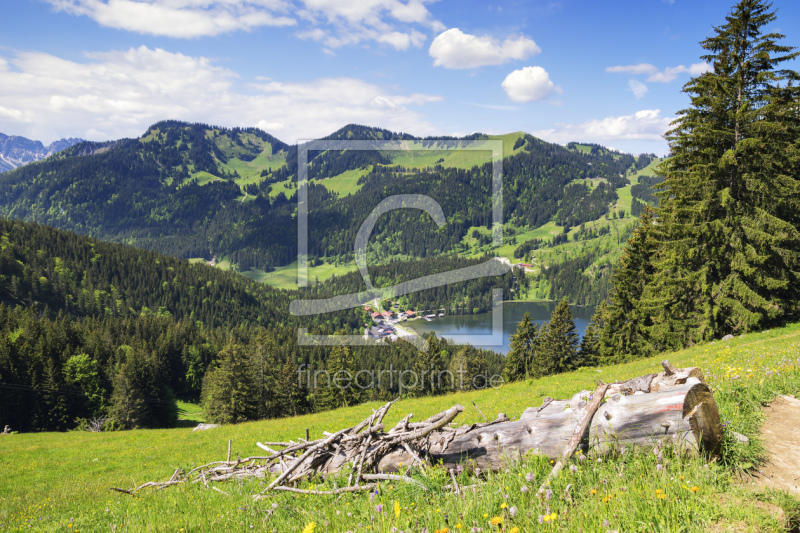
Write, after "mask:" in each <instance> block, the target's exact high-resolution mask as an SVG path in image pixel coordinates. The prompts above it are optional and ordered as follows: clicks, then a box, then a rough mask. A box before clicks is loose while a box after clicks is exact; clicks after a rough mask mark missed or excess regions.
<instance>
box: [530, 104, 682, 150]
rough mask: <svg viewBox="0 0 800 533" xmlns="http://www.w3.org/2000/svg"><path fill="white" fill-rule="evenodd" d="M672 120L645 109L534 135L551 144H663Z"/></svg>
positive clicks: (562, 126)
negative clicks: (572, 142) (640, 141)
mask: <svg viewBox="0 0 800 533" xmlns="http://www.w3.org/2000/svg"><path fill="white" fill-rule="evenodd" d="M669 125H670V119H669V118H666V117H662V116H661V110H660V109H643V110H641V111H637V112H636V113H634V114H633V115H622V116H615V117H606V118H603V119H592V120H588V121H586V122H582V123H580V124H564V123H557V124H556V127H555V128H552V129H548V130H540V131H535V132H532V133H533V135H535V136H537V137H541V138H542V139H545V140H547V141H550V142H557V143H561V144H565V143H568V142H570V141H588V142H597V143H603V142H606V141H610V140H642V141H663V138H662V136H663V135H664V133H666V132H667V130H669Z"/></svg>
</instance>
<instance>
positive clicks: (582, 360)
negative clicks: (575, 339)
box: [578, 300, 607, 367]
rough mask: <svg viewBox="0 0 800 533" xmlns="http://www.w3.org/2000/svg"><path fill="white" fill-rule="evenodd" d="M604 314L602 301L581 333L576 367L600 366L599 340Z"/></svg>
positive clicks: (604, 305)
mask: <svg viewBox="0 0 800 533" xmlns="http://www.w3.org/2000/svg"><path fill="white" fill-rule="evenodd" d="M606 312H607V311H606V301H605V300H603V301H602V302H600V305H599V306H598V308H597V310H596V311H595V313H594V314H593V315H592V319H591V320H590V321H589V325H588V326H586V330H585V331H584V332H583V338H582V339H581V344H580V348H578V366H581V367H583V366H598V365H600V364H601V358H600V339H601V335H602V332H603V326H604V324H605V315H606Z"/></svg>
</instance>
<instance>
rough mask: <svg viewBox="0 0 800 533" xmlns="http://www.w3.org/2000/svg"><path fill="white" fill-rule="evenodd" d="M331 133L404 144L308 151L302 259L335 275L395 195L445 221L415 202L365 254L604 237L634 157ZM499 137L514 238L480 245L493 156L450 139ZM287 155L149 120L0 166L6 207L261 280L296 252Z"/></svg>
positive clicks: (540, 144)
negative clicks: (138, 133) (305, 255)
mask: <svg viewBox="0 0 800 533" xmlns="http://www.w3.org/2000/svg"><path fill="white" fill-rule="evenodd" d="M327 139H329V140H347V139H362V140H364V139H365V140H393V141H396V142H397V143H398V146H399V147H400V148H399V149H397V150H382V151H354V150H344V151H326V152H311V153H310V154H309V158H310V162H309V172H308V175H309V178H310V184H309V243H308V249H309V253H310V255H311V256H312V258H311V262H312V265H313V264H318V263H320V262H322V263H324V264H327V265H336V268H337V269H339V271H340V272H341V271H342V270H341V269H342V268H343V269H344V271H349V270H352V268H353V266H354V265H353V259H354V258H353V245H354V237H355V233H356V232H357V231H358V229H359V227H360V225H361V222H362V221H363V220H364V219H365V218H366V217H367V215H368V214H369V213H370V212H371V210H372V209H373V208H374V206H375V205H377V203H378V202H379V201H380V200H381V199H383V198H385V197H386V196H387V195H389V194H422V195H426V196H430V197H432V198H433V199H434V200H436V201H437V202H438V203H439V205H441V206H442V209H443V211H444V213H445V216H446V218H447V221H448V223H447V224H446V225H445V226H443V227H442V228H437V227H436V226H435V225H434V224H433V222H432V220H431V219H430V218H429V217H428V216H427V215H422V216H421V213H420V212H418V211H414V210H403V211H394V212H392V213H389V214H387V215H385V216H383V217H381V219H380V220H379V223H378V225H377V226H376V227H375V229H374V231H373V235H372V237H371V240H370V247H369V260H370V262H371V264H379V263H385V262H387V261H390V260H397V259H410V258H423V257H432V256H436V255H439V254H447V253H452V252H456V253H459V254H462V255H468V256H474V255H480V254H482V253H486V252H498V253H500V254H501V255H505V256H506V257H508V258H509V259H510V260H512V261H513V260H516V259H518V258H519V257H524V254H523V255H522V256H518V257H516V258H515V257H514V252H515V251H516V250H517V248H518V247H519V246H520V245H523V244H525V242H526V240H532V239H540V240H542V241H543V242H544V241H545V240H546V241H547V244H548V245H559V244H561V243H560V242H558V240H557V239H555V240H554V238H555V237H558V232H563V231H564V229H565V227H566V234H567V235H569V236H574V231H575V229H574V228H578V227H581V225H584V226H585V225H586V224H591V225H592V227H593V229H596V230H597V231H598V232H599V231H600V230H601V227H602V226H603V225H604V223H603V217H605V215H606V214H608V213H609V210H611V209H612V208H614V209H617V210H619V209H624V210H625V211H626V213H625V214H626V216H628V215H629V214H630V204H631V200H630V198H631V196H630V181H629V180H628V178H627V177H626V174H627V173H628V172H629V171H632V170H636V169H637V165H640V164H641V162H642V161H644V159H642V158H639V159H638V160H637V158H635V157H633V156H631V155H628V154H621V153H617V152H612V151H609V150H607V149H604V148H602V147H597V146H593V145H578V144H573V145H569V146H567V147H563V146H559V145H555V144H550V143H546V142H544V141H541V140H539V139H536V138H534V137H531V136H530V135H526V134H522V133H512V134H508V135H502V136H486V135H482V134H474V135H471V136H468V137H465V138H462V139H445V140H444V141H443V140H434V139H420V138H415V137H413V136H410V135H407V134H403V133H394V132H390V131H388V130H381V129H378V128H368V127H364V126H356V125H349V126H346V127H344V128H342V129H341V130H339V131H337V132H334V133H333V134H331V135H330V136H329V137H327ZM493 140H500V141H502V142H503V151H504V155H505V159H504V164H503V219H504V220H505V221H506V222H505V234H506V236H507V237H509V238H507V240H506V247H504V248H503V249H501V250H492V249H491V248H490V247H488V246H487V244H488V241H487V239H488V229H489V227H490V226H491V223H492V222H491V212H492V203H491V202H492V199H491V192H490V191H491V190H492V185H491V166H490V165H491V163H490V160H491V153H490V152H489V151H487V150H478V151H464V150H445V149H444V148H445V144H446V143H450V144H451V145H455V146H459V145H460V143H463V142H465V141H475V142H478V143H481V142H487V143H488V141H493ZM487 147H488V144H487ZM297 156H298V148H297V146H289V145H287V144H285V143H282V142H281V141H279V140H278V139H276V138H274V137H272V136H270V135H269V134H267V133H264V132H262V131H260V130H257V129H252V128H251V129H240V128H234V129H226V128H219V127H213V126H208V125H203V124H187V123H182V122H176V121H165V122H159V123H157V124H154V125H153V126H152V127H150V128H149V129H148V130H147V132H145V134H144V135H143V136H142V137H141V138H139V139H123V140H120V141H115V142H110V143H82V144H80V145H76V146H74V147H72V148H70V149H68V150H65V151H64V152H62V153H61V154H60V155H59V156H58V157H56V158H51V159H49V160H47V161H43V162H39V163H34V164H31V165H27V166H25V167H23V168H20V169H17V170H15V171H13V172H9V173H6V174H4V175H2V176H0V216H6V217H11V218H18V219H22V220H32V221H37V222H40V223H44V224H47V225H50V226H53V227H56V228H62V229H68V230H71V231H75V232H78V233H81V234H84V235H89V236H92V237H96V238H99V239H102V240H108V241H114V242H122V243H126V244H131V245H134V246H137V247H140V248H146V249H150V250H155V251H159V252H162V253H166V254H169V255H173V256H176V257H183V258H205V260H210V259H212V258H214V257H216V258H217V261H216V262H217V264H221V265H228V266H233V267H234V268H236V269H237V270H239V271H243V272H247V271H251V272H252V274H251V275H252V277H254V278H258V279H265V280H267V281H269V278H270V276H268V274H269V272H270V271H272V270H273V269H275V268H281V267H285V266H286V265H289V264H291V263H292V262H293V261H294V260H295V259H296V249H297V248H296V242H295V241H296V234H297V226H296V219H295V208H296V204H295V203H294V202H293V201H290V200H289V199H290V198H292V197H293V196H294V194H295V192H296V189H297ZM647 161H649V159H647ZM549 225H550V226H549ZM614 227H615V228H616V224H615V225H614ZM547 228H550V230H548V229H547ZM476 231H477V233H476ZM581 231H583V232H584V235H589V233H587V231H586V230H585V228H584V229H583V230H581ZM620 231H622V230H621V228H617V229H615V235H616V234H618V233H619V232H620ZM543 232H544V233H543ZM545 234H548V235H549V236H548V237H546V236H545ZM606 240H608V241H609V242H610V239H606ZM620 242H621V240H620ZM617 244H619V243H617ZM551 255H552V254H551ZM554 257H559V254H556V255H555V256H554ZM530 260H531V261H534V259H530ZM553 262H554V259H550V260H549V264H552V263H553ZM327 271H329V272H332V271H333V269H331V268H330V267H328V269H327ZM313 275H314V273H313V272H312V276H313ZM276 279H279V278H276ZM284 286H288V285H284Z"/></svg>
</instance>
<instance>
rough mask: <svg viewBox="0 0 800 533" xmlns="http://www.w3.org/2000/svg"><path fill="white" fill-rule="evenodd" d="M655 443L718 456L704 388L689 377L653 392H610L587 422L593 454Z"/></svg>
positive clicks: (712, 407)
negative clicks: (611, 394)
mask: <svg viewBox="0 0 800 533" xmlns="http://www.w3.org/2000/svg"><path fill="white" fill-rule="evenodd" d="M659 442H660V443H662V444H667V443H669V444H672V445H674V446H676V447H678V448H681V449H684V450H687V451H691V452H697V451H698V450H700V449H703V450H706V451H709V452H711V453H718V452H719V446H720V444H721V442H722V425H721V423H720V418H719V411H718V410H717V404H716V403H715V402H714V396H713V394H712V392H711V389H710V388H709V387H708V385H706V384H705V383H702V382H701V381H700V380H699V379H698V378H696V377H691V378H688V380H687V382H686V383H684V384H682V385H675V386H672V387H669V388H667V389H666V390H663V391H659V392H651V393H649V394H637V395H633V396H623V395H621V394H615V395H613V396H612V397H611V398H610V399H609V400H608V401H606V403H604V404H603V405H602V406H601V407H600V409H598V411H597V415H596V416H595V417H594V419H593V420H592V425H591V428H590V443H591V445H592V451H593V452H594V453H596V454H599V455H603V454H606V453H609V452H612V451H618V452H623V451H624V450H625V449H627V448H630V447H631V446H633V445H636V446H646V447H654V446H655V445H656V443H659Z"/></svg>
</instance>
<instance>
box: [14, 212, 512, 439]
mask: <svg viewBox="0 0 800 533" xmlns="http://www.w3.org/2000/svg"><path fill="white" fill-rule="evenodd" d="M452 261H458V260H455V259H451V260H450V262H452ZM450 262H447V261H444V262H442V261H439V262H438V263H437V262H422V264H418V265H417V266H416V267H415V269H414V270H413V271H411V272H410V273H412V274H420V275H427V274H430V273H434V272H439V271H441V269H442V268H447V267H449V266H451V264H450ZM462 262H466V263H474V262H476V261H470V260H462ZM459 264H460V263H459ZM400 266H403V265H400ZM374 276H375V279H376V280H378V281H379V283H381V284H384V282H385V281H386V280H385V279H384V276H385V272H384V271H383V270H381V269H380V268H379V269H377V270H375V271H374ZM509 276H510V275H509ZM477 283H479V285H478V286H477V288H476V286H475V285H474V283H467V284H462V285H460V286H459V285H454V286H450V287H449V293H448V294H449V296H451V297H452V298H453V301H457V302H464V305H467V304H468V305H475V306H481V305H484V302H483V300H482V299H480V298H479V297H478V296H476V295H482V294H484V293H490V291H491V288H492V287H493V286H505V285H507V284H509V283H513V280H512V278H511V277H506V278H483V279H482V280H479V281H478V282H477ZM341 290H349V286H347V285H341V286H340V285H337V284H331V285H329V286H328V285H318V286H315V287H314V288H313V289H309V290H308V291H306V292H297V291H295V292H288V291H284V290H278V289H274V288H271V287H269V286H267V285H263V284H259V283H256V282H254V281H252V280H249V279H247V278H245V277H243V276H239V275H237V274H235V273H233V272H225V271H221V270H219V269H215V268H213V267H210V266H207V265H199V264H190V263H189V262H187V261H185V260H179V259H175V258H172V257H168V256H164V255H161V254H158V253H156V252H152V251H145V250H140V249H136V248H132V247H129V246H123V245H119V244H111V243H105V242H101V241H97V240H93V239H89V238H86V237H83V236H78V235H75V234H73V233H68V232H64V231H61V230H56V229H53V228H50V227H47V226H43V225H39V224H35V223H23V222H19V221H9V220H5V219H0V426H2V425H5V424H9V425H11V426H12V427H13V428H14V429H18V430H22V431H30V430H63V429H68V428H72V427H75V426H76V425H80V424H84V423H86V421H87V420H89V419H91V418H93V417H101V416H104V415H109V416H110V417H112V418H113V420H115V422H114V424H116V425H117V426H118V427H154V426H168V425H171V424H174V422H175V417H176V408H175V398H176V397H180V398H184V399H191V400H195V401H196V400H198V398H200V396H201V394H203V397H204V398H205V399H206V401H207V403H208V404H209V405H211V406H219V405H227V406H228V408H226V409H228V410H222V411H220V412H217V413H216V415H214V414H212V415H211V416H212V417H213V416H216V417H217V419H219V420H225V421H237V420H244V419H249V420H252V419H257V418H265V417H278V416H289V415H295V414H300V413H305V412H310V411H315V410H324V409H328V408H332V407H337V406H340V405H345V404H349V403H354V402H360V401H364V400H367V399H375V398H390V397H396V395H397V394H399V393H401V392H404V393H406V394H431V393H440V392H443V391H444V390H452V388H453V387H454V386H455V384H454V383H447V382H445V383H441V385H437V387H436V388H435V389H431V390H428V389H424V388H422V385H409V386H405V385H408V384H405V385H403V384H401V381H399V380H398V376H397V374H396V372H397V370H394V372H395V375H394V378H393V379H392V380H384V381H383V382H377V383H375V384H374V386H372V387H365V388H364V390H361V389H360V388H358V387H356V386H355V384H354V385H352V386H351V387H350V388H349V389H348V390H347V391H346V393H345V394H344V396H340V395H337V394H336V392H338V389H334V388H333V387H331V386H330V384H329V383H327V382H319V383H317V382H315V381H314V380H313V379H311V378H310V377H309V379H305V377H304V378H303V379H300V377H301V371H302V370H303V369H305V371H307V372H313V371H315V370H317V371H319V370H326V369H327V370H329V371H338V370H341V369H350V370H353V371H354V372H353V373H355V370H356V369H358V370H366V371H375V372H378V371H380V370H387V371H391V369H413V368H416V367H418V366H419V365H423V366H424V367H425V368H428V369H430V368H431V367H430V365H431V364H432V365H433V367H434V368H440V369H442V370H444V369H448V368H450V365H453V364H458V365H463V366H464V368H465V369H467V371H468V372H470V374H467V375H469V376H472V375H478V374H486V373H487V372H488V373H490V375H491V374H495V373H499V372H500V370H501V368H502V358H501V357H500V356H499V355H498V354H495V353H493V352H486V351H483V350H476V349H474V348H471V347H460V346H457V347H448V346H447V344H446V343H443V342H442V343H439V342H438V341H436V339H433V338H431V339H430V342H432V343H434V349H435V350H434V351H433V352H431V353H432V354H433V355H432V356H429V355H428V354H425V353H422V352H418V351H417V349H416V348H414V347H413V346H412V345H411V344H408V343H405V342H396V343H391V344H384V345H382V346H379V347H352V348H346V349H345V351H344V353H343V352H341V351H339V352H337V351H336V350H334V351H333V352H331V349H330V348H328V347H324V346H300V345H298V337H297V328H298V326H303V327H308V328H309V329H310V332H311V333H314V334H334V333H336V334H341V333H346V334H360V333H362V332H363V327H364V323H365V320H366V319H367V313H366V311H364V310H363V308H360V307H359V308H356V309H349V310H344V311H339V312H335V313H328V314H325V315H320V316H314V317H308V318H298V317H293V316H292V315H291V314H289V312H288V307H289V302H290V301H291V300H293V299H297V298H315V297H324V296H326V295H330V294H334V293H337V292H339V291H341ZM430 357H434V359H433V360H431V359H430ZM431 361H432V362H431ZM234 368H235V369H237V370H236V372H233V373H232V370H231V369H234ZM304 376H305V375H304ZM234 377H235V378H236V380H237V384H236V385H235V386H234V385H233V384H231V383H230V382H226V381H225V380H226V379H228V380H230V379H233V378H234ZM231 390H238V391H240V392H241V391H244V390H246V391H247V395H246V401H244V402H243V403H241V404H235V405H234V404H232V403H231V399H230V397H224V396H223V397H222V398H220V397H219V394H224V393H225V391H227V393H230V391H231ZM220 391H223V392H222V393H221V392H220ZM234 403H235V402H234ZM231 406H232V407H231ZM212 411H213V409H212Z"/></svg>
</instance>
